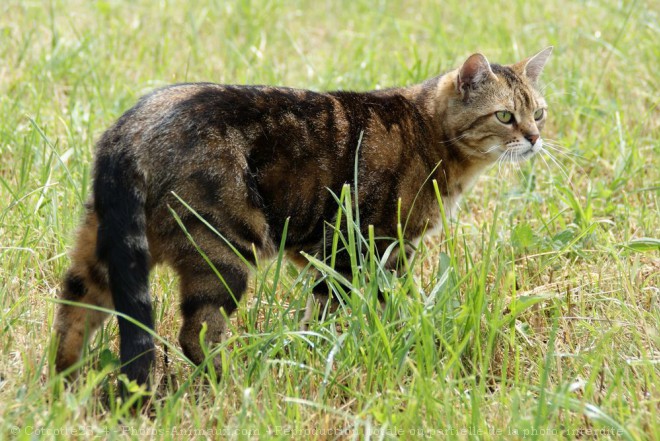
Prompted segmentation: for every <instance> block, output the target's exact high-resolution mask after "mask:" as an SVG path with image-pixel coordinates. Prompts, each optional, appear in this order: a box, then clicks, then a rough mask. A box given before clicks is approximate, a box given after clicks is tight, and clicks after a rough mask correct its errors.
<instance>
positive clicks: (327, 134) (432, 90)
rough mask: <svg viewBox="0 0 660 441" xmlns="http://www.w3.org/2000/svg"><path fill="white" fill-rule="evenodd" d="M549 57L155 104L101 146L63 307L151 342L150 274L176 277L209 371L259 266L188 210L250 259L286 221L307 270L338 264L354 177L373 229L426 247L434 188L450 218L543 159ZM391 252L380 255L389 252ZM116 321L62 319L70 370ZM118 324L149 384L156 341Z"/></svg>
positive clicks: (129, 356)
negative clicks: (382, 81)
mask: <svg viewBox="0 0 660 441" xmlns="http://www.w3.org/2000/svg"><path fill="white" fill-rule="evenodd" d="M551 51H552V48H551V47H549V48H547V49H544V50H543V51H541V52H539V53H537V54H536V55H534V56H532V57H530V58H527V59H525V60H523V61H521V62H519V63H516V64H513V65H507V66H503V65H498V64H489V62H488V61H487V60H486V58H485V57H484V56H483V55H481V54H473V55H472V56H470V57H469V58H468V59H467V61H465V63H464V64H463V65H462V66H461V67H460V68H459V69H456V70H453V71H451V72H448V73H446V74H444V75H440V76H438V77H435V78H432V79H430V80H427V81H425V82H423V83H421V84H417V85H413V86H409V87H403V88H393V89H387V90H379V91H372V92H365V93H356V92H344V91H338V92H328V93H317V92H311V91H307V90H298V89H289V88H284V87H267V86H228V85H217V84H211V83H196V84H179V85H174V86H170V87H165V88H162V89H158V90H156V91H154V92H152V93H150V94H149V95H146V96H145V97H143V98H141V99H140V100H139V101H138V103H137V104H136V105H135V107H133V108H132V109H130V110H128V111H127V112H126V113H125V114H124V115H123V116H121V117H120V118H119V120H118V121H117V122H116V123H115V124H114V125H113V126H112V127H111V128H110V129H108V130H107V131H106V132H105V133H104V134H103V135H102V136H101V138H100V140H99V141H98V144H97V151H96V160H95V165H94V171H93V193H92V196H91V199H90V200H89V203H88V204H87V205H86V214H85V216H84V220H83V222H82V226H81V228H80V230H79V231H78V236H77V242H76V246H75V248H74V250H73V252H72V254H71V259H72V265H71V268H70V269H69V270H68V272H67V273H66V276H65V278H64V283H63V288H62V291H61V294H60V296H61V298H62V299H63V300H66V301H74V302H80V303H83V304H89V305H94V306H100V307H103V308H108V309H115V310H116V311H118V312H119V313H121V314H123V315H125V316H129V317H132V318H133V319H135V320H137V321H138V322H140V323H142V324H144V325H145V326H147V327H149V328H153V326H154V323H153V318H152V305H151V299H150V296H149V289H148V287H149V272H150V270H151V269H152V268H153V266H154V265H156V264H158V263H167V264H169V265H170V266H171V267H173V268H174V269H175V270H176V272H177V273H178V275H179V277H180V289H181V312H182V315H183V325H182V328H181V332H180V337H179V339H180V344H181V347H182V349H183V352H184V354H185V355H186V356H187V357H188V358H190V360H192V361H193V362H195V363H198V364H199V363H201V362H202V361H203V360H204V353H203V351H202V347H201V344H200V337H199V334H200V330H201V328H202V324H203V323H206V325H207V332H206V337H205V338H206V342H207V343H208V345H209V346H213V345H215V344H217V343H218V342H220V341H221V338H222V335H223V330H224V328H225V323H224V319H223V314H222V313H221V309H222V310H224V313H225V314H227V315H229V314H231V313H232V312H233V311H234V310H235V309H236V307H237V303H238V301H239V300H240V298H241V295H242V294H243V292H244V291H245V289H246V286H247V281H248V268H247V266H246V265H245V263H244V262H243V261H242V260H241V259H240V258H239V257H238V256H237V254H236V252H235V251H233V250H232V249H231V247H230V246H228V244H227V242H225V241H224V240H223V239H222V238H220V237H219V236H218V235H217V234H216V233H214V232H213V231H212V230H211V229H209V227H208V226H207V225H205V223H204V222H202V221H201V220H200V219H199V218H198V217H197V216H196V215H195V214H194V213H193V212H192V211H191V210H190V209H188V208H186V207H185V206H184V205H183V204H182V203H181V200H183V201H186V203H187V204H189V206H190V207H191V208H193V209H194V210H195V211H196V212H197V213H198V214H199V215H200V216H201V217H202V218H203V219H204V220H205V221H206V222H208V223H209V224H211V225H212V226H213V227H214V228H215V229H216V230H217V231H218V232H220V233H221V234H222V235H223V236H224V237H225V238H227V240H228V241H229V242H231V245H232V246H233V247H234V248H235V249H236V250H237V251H238V252H240V253H241V254H242V255H243V256H244V257H246V258H247V259H252V260H254V259H255V256H254V255H255V253H254V252H253V250H256V251H257V253H258V255H259V256H262V257H268V256H272V255H273V254H274V252H275V251H276V248H277V244H279V243H280V241H281V239H282V237H281V236H282V234H283V228H284V226H285V223H286V222H287V219H288V232H287V237H286V247H287V252H288V255H289V256H290V257H291V258H292V260H294V261H297V262H298V263H301V262H302V263H303V264H304V263H305V259H304V258H302V256H301V255H300V252H301V251H304V252H306V253H308V254H310V255H319V256H322V255H323V254H324V252H327V250H324V249H323V247H324V246H325V245H324V244H326V243H331V242H332V241H328V240H327V237H325V236H326V235H328V234H332V229H328V228H325V226H326V225H327V224H328V223H329V224H332V225H334V223H335V219H334V218H335V216H336V214H337V208H338V207H337V203H336V200H335V198H334V197H333V193H334V194H335V195H338V194H340V193H341V190H342V187H343V186H344V185H345V184H351V185H352V184H353V183H354V180H355V167H357V178H358V180H357V187H358V188H357V191H358V201H359V202H358V208H359V212H360V217H361V224H362V225H364V226H367V225H373V227H374V232H375V235H376V236H378V237H396V231H397V222H398V219H399V216H400V218H401V219H406V218H407V219H408V222H407V227H406V230H405V233H404V234H405V238H406V239H408V240H410V241H412V243H414V240H415V239H418V238H419V236H420V235H421V234H422V233H423V232H424V231H425V230H426V229H433V228H434V227H437V226H438V224H439V223H440V221H439V220H440V212H439V208H438V205H437V202H436V197H435V192H434V188H433V184H432V181H433V180H435V181H437V184H438V186H439V188H440V191H441V194H442V197H443V200H444V205H445V207H448V208H449V211H450V212H451V211H453V210H454V209H455V207H456V204H457V203H458V200H459V198H460V197H461V194H462V193H463V192H464V190H465V189H466V188H468V187H469V186H470V185H471V184H472V183H473V182H474V181H475V179H476V178H477V176H478V175H479V173H480V172H481V171H483V170H484V169H485V168H486V167H488V166H489V165H491V164H493V163H494V162H496V161H498V159H504V160H511V161H520V160H524V159H527V158H530V157H532V156H533V155H534V154H536V153H538V152H539V151H540V150H541V149H542V141H541V138H540V131H541V129H542V128H543V125H544V123H545V120H546V113H547V108H546V102H545V100H544V99H543V97H542V95H541V92H540V90H539V87H538V82H537V80H538V77H539V75H540V74H541V71H542V70H543V67H544V65H545V63H546V61H547V59H548V57H549V55H550V53H551ZM358 147H359V148H358ZM356 155H357V158H356ZM356 163H357V166H355V164H356ZM175 195H178V197H179V198H181V199H179V198H177V197H176V196H175ZM413 202H414V204H413ZM399 204H400V207H401V211H400V214H399V213H397V210H398V209H397V207H398V206H399ZM170 208H171V209H172V210H173V211H175V212H176V213H177V215H178V217H179V218H180V222H181V223H182V224H183V226H184V227H185V230H186V231H187V232H188V233H189V234H190V235H191V236H192V239H193V240H194V243H193V241H191V240H190V239H189V238H188V237H187V236H186V234H185V233H184V231H183V229H182V227H181V225H179V223H178V221H177V220H176V218H175V216H173V215H172V213H171V212H170ZM328 231H330V233H328ZM390 243H391V242H387V241H381V243H379V245H378V248H379V250H378V251H379V252H381V253H382V252H383V251H384V250H385V248H386V247H387V246H388V245H389V244H390ZM195 244H197V246H199V248H201V251H203V253H204V255H205V256H206V258H208V260H209V261H210V262H211V263H212V264H213V266H214V267H215V269H217V271H218V272H219V273H220V274H221V275H222V279H223V281H221V280H220V278H219V277H218V275H217V274H216V273H215V271H214V270H213V268H212V267H211V266H210V265H209V264H208V263H207V261H206V260H205V258H204V257H203V256H202V255H201V254H200V252H199V250H198V249H197V248H196V245H195ZM389 264H390V265H391V266H394V265H396V262H395V261H393V262H390V263H389ZM336 269H337V270H338V271H339V272H340V273H346V274H351V269H350V262H349V259H348V256H347V255H346V253H343V254H342V253H339V254H338V255H337V256H336ZM328 293H329V290H328V287H327V286H324V283H319V284H318V285H317V286H316V288H315V295H318V299H319V301H321V302H325V301H327V296H328ZM310 304H311V305H312V306H313V302H310ZM105 318H106V314H105V313H103V312H100V311H98V310H94V309H89V308H84V307H80V306H74V305H72V304H68V303H63V304H60V305H59V309H58V311H57V317H56V324H55V329H56V334H57V335H56V336H57V338H58V347H57V355H56V369H57V371H58V372H62V371H66V372H67V373H69V374H70V375H75V373H74V374H71V372H72V371H75V366H74V365H75V364H76V363H77V362H78V361H79V358H80V354H81V350H82V347H83V344H84V340H85V338H86V336H89V335H91V333H93V332H94V331H95V330H96V329H97V328H98V327H99V326H101V324H102V323H103V321H104V319H105ZM118 320H119V334H120V358H121V372H123V373H125V374H126V375H127V376H128V378H129V379H131V380H136V381H137V382H138V383H141V384H149V380H150V375H151V371H152V369H153V366H154V360H155V354H154V351H155V347H154V341H153V338H152V336H151V335H150V334H149V333H148V332H145V330H144V329H142V328H140V327H138V326H136V325H134V324H133V323H131V322H130V321H128V320H126V319H125V318H123V317H121V316H120V317H118ZM216 363H217V366H216V367H217V368H218V369H219V367H220V365H219V361H217V362H216Z"/></svg>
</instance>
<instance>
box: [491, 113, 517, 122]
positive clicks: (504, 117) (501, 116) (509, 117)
mask: <svg viewBox="0 0 660 441" xmlns="http://www.w3.org/2000/svg"><path fill="white" fill-rule="evenodd" d="M495 117H496V118H497V119H498V121H499V122H501V123H502V124H511V123H513V122H514V121H515V119H514V118H513V113H511V112H509V111H508V110H500V111H499V112H495Z"/></svg>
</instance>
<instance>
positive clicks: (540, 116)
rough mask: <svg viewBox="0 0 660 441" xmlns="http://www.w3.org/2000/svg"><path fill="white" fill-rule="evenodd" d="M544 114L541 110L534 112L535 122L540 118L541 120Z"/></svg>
mask: <svg viewBox="0 0 660 441" xmlns="http://www.w3.org/2000/svg"><path fill="white" fill-rule="evenodd" d="M544 113H545V112H544V111H543V109H538V110H537V111H536V112H534V119H535V120H536V121H538V120H540V119H541V118H543V114H544Z"/></svg>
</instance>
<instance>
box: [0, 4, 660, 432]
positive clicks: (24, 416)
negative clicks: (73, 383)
mask: <svg viewBox="0 0 660 441" xmlns="http://www.w3.org/2000/svg"><path fill="white" fill-rule="evenodd" d="M562 3H563V4H562ZM655 6H657V3H655V2H654V1H652V0H648V1H646V2H645V1H641V0H640V1H631V2H615V1H606V0H595V1H590V2H541V1H530V2H524V3H519V2H510V1H506V2H505V1H499V0H491V1H477V2H474V3H473V4H470V6H469V8H468V7H467V6H466V5H465V4H464V2H459V1H456V0H450V1H447V2H442V4H441V5H440V4H437V3H436V2H431V1H427V0H416V1H406V2H403V1H401V2H394V1H384V0H381V1H375V2H367V1H354V2H312V1H308V0H297V1H290V2H277V1H267V0H266V1H262V2H261V1H260V2H256V1H237V0H230V1H209V2H207V3H206V4H205V5H204V6H191V4H189V3H188V2H184V1H181V0H165V1H161V2H147V1H138V2H130V3H129V2H122V1H96V2H85V1H80V0H76V1H71V2H65V1H63V0H51V1H34V2H23V1H15V0H8V1H4V2H2V4H0V154H1V157H2V161H0V201H2V204H1V205H0V238H1V239H0V305H1V308H0V438H7V439H31V438H33V437H35V436H39V437H40V436H44V437H46V438H58V437H60V436H62V437H71V438H89V437H92V436H96V437H99V438H111V439H112V438H121V439H124V438H132V439H143V438H144V437H145V436H146V437H148V438H158V439H160V438H164V439H181V438H186V439H201V438H205V437H206V435H211V436H215V437H219V438H223V437H229V438H234V439H249V438H261V439H267V438H273V439H300V438H306V437H308V435H309V436H311V438H316V439H334V438H340V439H343V438H359V439H391V438H404V439H417V438H423V437H428V438H440V437H443V436H446V435H448V436H449V437H450V438H457V439H467V438H469V439H477V438H480V439H481V438H483V439H511V438H518V439H544V438H552V439H554V438H557V437H561V438H565V439H572V438H577V437H591V436H594V434H597V435H598V436H599V437H600V438H602V439H619V438H624V439H658V438H660V425H659V423H658V421H660V415H659V413H660V333H659V329H658V323H659V322H660V317H659V315H660V303H659V295H660V288H659V287H660V257H659V253H658V239H659V238H660V161H659V160H658V157H660V141H659V140H660V110H659V109H658V104H659V102H660V98H659V97H660V84H659V82H658V79H657V72H659V71H660V23H659V20H660V18H659V17H660V14H659V11H658V8H657V7H655ZM551 44H552V45H554V46H555V52H554V53H553V55H552V58H551V60H550V62H549V64H548V66H547V67H546V70H545V72H544V80H545V84H546V86H547V88H546V97H547V99H548V101H549V104H550V113H549V115H550V116H549V123H548V125H547V126H546V129H545V133H544V138H546V139H547V140H549V144H548V145H549V153H552V154H554V156H555V158H550V156H547V155H546V156H544V157H540V158H537V159H535V160H534V161H532V162H530V163H527V164H523V165H521V167H520V168H515V167H502V168H501V169H498V168H497V167H495V168H493V169H491V170H490V171H489V172H488V173H487V174H486V175H485V176H483V177H482V178H481V179H480V181H479V182H478V183H477V186H476V187H475V188H474V189H473V190H472V191H471V192H470V194H469V195H468V197H467V198H466V200H465V201H464V202H463V203H462V210H461V212H460V214H459V216H458V219H457V221H456V222H454V223H451V224H449V225H448V226H447V229H446V230H445V233H443V234H442V235H441V236H439V237H437V238H435V239H430V240H426V241H425V242H424V246H423V247H422V249H421V250H420V252H419V253H418V254H417V255H416V257H415V259H414V260H412V261H410V262H408V266H409V268H410V271H409V272H408V274H407V275H405V276H402V277H399V278H392V277H387V276H386V275H385V274H383V273H382V272H381V271H380V270H379V268H380V267H379V259H378V258H377V256H375V255H373V254H372V253H371V252H370V250H371V249H372V248H371V245H372V240H371V238H370V237H369V236H367V237H361V236H360V235H359V234H353V235H352V236H351V235H349V237H346V238H338V246H340V247H341V246H348V247H349V248H350V249H353V250H354V251H353V256H354V259H355V261H356V265H357V264H359V265H360V266H361V270H360V271H357V266H356V271H355V273H354V274H353V280H350V281H347V282H348V286H349V287H350V288H347V285H345V284H341V283H336V284H335V287H336V289H337V290H338V291H341V292H343V293H344V299H345V309H346V311H345V312H340V313H338V314H335V315H333V316H331V317H328V318H327V319H326V320H325V321H323V322H319V323H313V324H312V326H311V329H310V331H309V332H307V333H302V332H300V331H299V330H298V329H299V322H298V319H297V314H296V311H297V310H298V309H300V308H302V307H304V304H305V300H306V297H307V294H308V292H309V291H310V289H311V284H312V279H311V278H310V277H309V274H310V272H311V269H312V268H314V267H316V268H317V269H321V270H322V271H323V272H325V273H327V274H329V277H330V278H331V279H332V278H333V277H332V268H331V265H330V263H329V262H328V261H322V260H315V259H313V258H310V264H309V265H308V267H307V268H305V269H302V270H301V269H299V268H296V267H294V266H292V265H291V264H290V263H288V262H287V261H286V260H284V259H282V255H281V254H280V256H279V257H278V258H277V259H276V260H274V261H273V262H260V264H259V266H258V269H257V271H256V272H255V276H254V279H253V281H252V282H251V284H250V293H249V295H248V296H247V298H246V299H245V300H246V301H244V303H243V305H242V306H241V308H240V309H239V311H238V313H237V314H236V316H235V317H234V318H233V319H232V321H231V326H230V327H231V329H230V335H229V337H228V340H227V342H226V344H225V345H223V346H222V347H221V348H220V352H221V354H222V357H223V364H224V366H223V367H224V370H223V375H222V378H221V379H220V381H219V382H218V383H217V384H214V383H213V382H211V383H209V382H208V381H205V379H204V378H203V377H204V376H203V375H202V374H201V373H200V372H199V371H198V370H195V368H194V367H191V366H190V365H188V364H187V363H186V362H185V361H184V360H183V358H182V357H180V356H179V352H178V349H177V344H176V340H177V332H178V313H177V295H176V284H177V282H176V280H175V279H174V278H173V277H172V275H171V273H170V272H168V271H167V270H159V271H157V274H156V275H155V276H154V277H153V279H152V293H153V295H154V297H155V302H156V315H157V323H158V329H157V331H158V334H159V335H160V336H161V337H162V339H163V341H164V343H160V344H159V350H160V351H161V355H159V358H160V359H162V358H164V354H167V358H168V359H169V363H167V364H165V363H161V364H160V365H159V368H158V375H159V376H161V377H163V378H170V386H169V388H170V390H169V392H167V393H166V394H165V395H164V396H163V397H162V398H160V399H158V400H157V401H156V402H155V403H154V406H153V415H151V416H148V415H144V414H138V415H132V414H131V412H130V411H129V410H128V409H127V407H126V406H125V405H123V406H122V405H120V404H118V403H117V402H116V401H115V400H114V399H113V396H112V394H113V391H114V390H115V385H116V380H117V375H116V371H117V369H116V355H115V354H116V353H117V342H116V336H117V327H116V324H115V323H114V321H110V322H109V324H108V326H106V328H105V330H104V331H103V332H101V333H99V334H98V335H97V336H96V337H95V338H94V339H93V340H92V341H91V343H90V347H89V350H88V352H87V353H86V357H85V364H84V366H85V370H84V375H83V377H82V379H81V382H80V384H79V385H78V387H77V388H76V389H75V390H64V389H63V388H62V380H61V378H59V377H57V376H55V375H54V374H53V372H52V368H51V362H52V359H53V352H52V351H53V347H52V344H51V340H50V336H51V331H52V324H53V316H54V310H55V306H56V304H55V303H54V302H53V299H55V298H56V295H57V290H58V285H59V281H60V278H61V276H62V274H63V272H64V271H65V269H66V267H67V265H68V258H67V255H66V253H67V250H68V249H69V247H70V246H71V242H72V241H71V239H72V235H73V232H74V230H75V227H76V225H77V223H78V221H79V219H80V216H81V214H82V201H84V200H85V198H86V196H87V193H88V191H89V187H90V164H91V160H92V152H93V143H94V140H95V139H96V138H97V137H98V136H99V135H100V133H101V132H102V131H103V130H104V129H105V128H107V127H108V126H109V125H110V124H111V123H112V121H113V120H114V119H116V118H117V117H118V116H119V115H120V114H121V113H122V112H123V111H125V110H126V109H128V108H129V107H130V106H131V105H132V104H133V103H134V102H135V100H136V99H137V98H138V97H139V96H140V95H141V94H143V93H145V92H147V91H149V90H151V89H153V88H154V87H157V86H160V85H164V84H169V83H172V82H181V81H215V82H220V83H262V84H279V85H289V86H297V87H306V88H311V89H317V90H322V89H338V88H342V89H356V90H366V89H371V88H375V87H388V86H395V85H403V84H410V83H414V82H419V81H421V80H423V79H425V78H427V77H430V76H433V75H436V74H437V73H439V72H442V71H444V70H447V69H450V68H453V67H456V66H458V65H459V64H460V63H461V62H462V61H463V60H464V59H465V58H466V57H467V56H468V55H469V54H470V53H472V52H474V51H481V52H483V53H484V54H486V56H488V57H489V59H490V60H491V61H500V62H504V63H507V62H513V61H517V60H519V59H521V58H523V57H524V56H527V55H530V54H532V53H535V52H536V51H538V50H540V49H541V48H543V47H545V46H547V45H551ZM555 149H561V153H560V152H558V151H557V150H555ZM344 197H346V195H344ZM344 215H346V216H348V215H353V216H354V215H355V214H354V213H350V212H347V211H345V212H344ZM355 221H356V222H357V219H356V220H355ZM354 233H355V232H354ZM341 239H343V241H342V240H341ZM358 248H360V249H361V251H362V252H361V253H358V252H357V250H358ZM377 284H379V285H380V286H381V287H385V288H386V291H387V292H388V293H389V301H388V303H387V306H386V308H385V310H384V311H383V312H382V314H381V313H380V312H378V309H377V307H376V305H374V302H373V296H372V295H370V294H371V293H373V292H374V290H375V289H376V286H377ZM166 348H167V349H166ZM137 393H138V394H139V391H137Z"/></svg>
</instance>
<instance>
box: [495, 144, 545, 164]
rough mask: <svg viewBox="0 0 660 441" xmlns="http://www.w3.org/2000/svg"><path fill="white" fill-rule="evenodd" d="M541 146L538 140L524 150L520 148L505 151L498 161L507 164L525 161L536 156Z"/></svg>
mask: <svg viewBox="0 0 660 441" xmlns="http://www.w3.org/2000/svg"><path fill="white" fill-rule="evenodd" d="M542 146H543V144H542V143H541V140H538V141H537V142H536V143H535V144H534V145H532V146H530V147H529V148H527V149H524V150H523V149H522V148H515V149H508V150H505V151H504V152H502V154H501V155H500V161H508V162H521V161H526V160H528V159H529V158H531V157H532V156H534V155H536V154H537V153H538V152H540V151H541V150H542Z"/></svg>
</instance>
